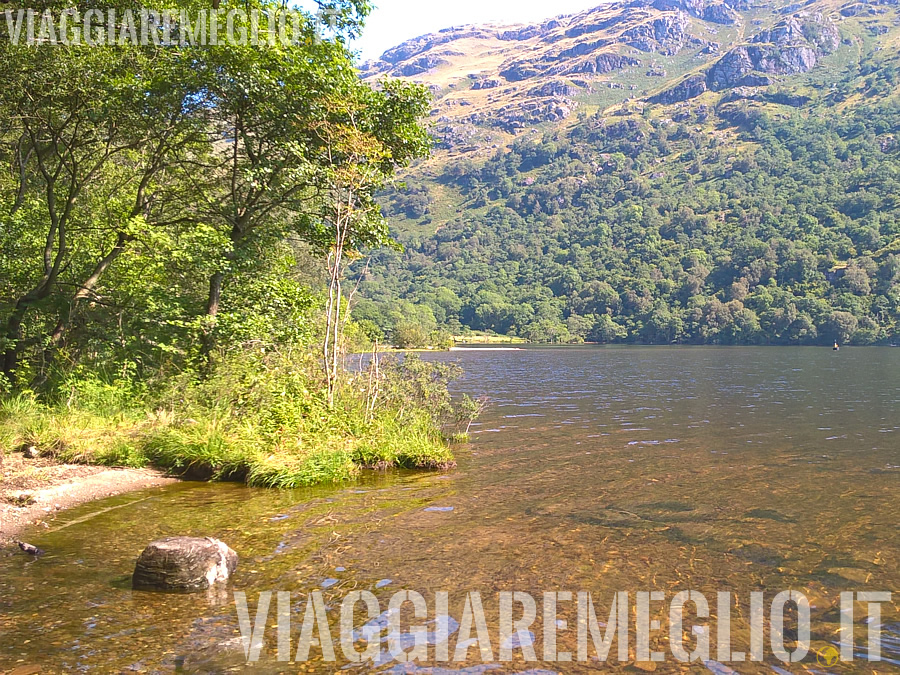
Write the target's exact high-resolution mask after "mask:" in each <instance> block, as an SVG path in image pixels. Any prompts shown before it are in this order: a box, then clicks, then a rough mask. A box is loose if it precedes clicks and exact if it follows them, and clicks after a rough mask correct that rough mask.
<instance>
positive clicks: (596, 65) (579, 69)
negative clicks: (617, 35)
mask: <svg viewBox="0 0 900 675" xmlns="http://www.w3.org/2000/svg"><path fill="white" fill-rule="evenodd" d="M639 65H641V62H640V61H638V60H637V59H633V58H631V57H630V56H619V55H618V54H599V55H597V56H595V57H594V58H591V59H587V60H585V61H581V62H580V63H576V64H574V65H572V66H570V67H568V68H566V69H564V72H565V73H572V74H575V73H611V72H613V71H614V70H622V68H627V67H629V66H639Z"/></svg>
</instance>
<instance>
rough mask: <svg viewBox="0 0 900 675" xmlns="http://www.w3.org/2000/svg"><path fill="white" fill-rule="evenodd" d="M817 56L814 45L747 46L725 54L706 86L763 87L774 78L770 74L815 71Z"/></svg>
mask: <svg viewBox="0 0 900 675" xmlns="http://www.w3.org/2000/svg"><path fill="white" fill-rule="evenodd" d="M817 60H818V57H817V55H816V51H815V50H814V49H813V48H812V47H806V46H791V47H777V46H773V45H748V46H742V47H737V48H735V49H732V50H731V51H730V52H728V53H727V54H726V55H725V56H723V57H722V58H721V59H720V60H719V61H718V62H717V63H716V64H715V65H714V66H713V67H712V68H711V69H710V71H709V74H708V76H707V85H708V86H709V88H710V89H712V90H713V91H720V90H722V89H730V88H732V87H761V86H766V85H769V84H771V83H772V82H773V81H774V80H772V78H770V77H768V76H769V75H794V74H797V73H806V72H808V71H810V70H812V69H813V68H814V67H815V65H816V62H817Z"/></svg>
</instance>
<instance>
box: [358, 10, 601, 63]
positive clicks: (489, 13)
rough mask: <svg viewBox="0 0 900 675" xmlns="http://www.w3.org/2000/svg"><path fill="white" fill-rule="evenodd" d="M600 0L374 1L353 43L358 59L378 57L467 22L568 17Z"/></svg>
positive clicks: (520, 20)
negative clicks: (358, 54)
mask: <svg viewBox="0 0 900 675" xmlns="http://www.w3.org/2000/svg"><path fill="white" fill-rule="evenodd" d="M600 4H603V0H554V1H553V2H539V1H538V0H375V5H376V8H375V10H374V11H373V12H372V14H371V15H370V16H369V18H368V20H367V21H366V28H365V31H364V32H363V36H362V38H360V39H359V40H357V41H356V42H354V43H353V48H354V49H356V50H358V51H359V52H360V53H361V60H362V61H368V60H369V59H375V58H378V57H379V56H381V54H382V53H383V52H384V51H385V50H387V49H390V48H391V47H394V46H396V45H398V44H400V43H401V42H403V41H404V40H409V39H410V38H414V37H418V36H419V35H423V34H425V33H434V32H436V31H438V30H440V29H441V28H449V27H450V26H459V25H462V24H467V23H503V24H512V23H525V22H534V21H541V20H543V19H549V18H551V17H554V16H558V15H560V14H571V13H573V12H580V11H582V10H585V9H590V8H592V7H596V6H598V5H600Z"/></svg>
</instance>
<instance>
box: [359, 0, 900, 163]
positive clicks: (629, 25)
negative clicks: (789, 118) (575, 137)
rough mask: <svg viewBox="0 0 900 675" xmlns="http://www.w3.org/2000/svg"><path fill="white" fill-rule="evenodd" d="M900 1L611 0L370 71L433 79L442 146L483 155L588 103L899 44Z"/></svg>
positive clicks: (415, 50)
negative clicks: (899, 7) (484, 150)
mask: <svg viewBox="0 0 900 675" xmlns="http://www.w3.org/2000/svg"><path fill="white" fill-rule="evenodd" d="M897 4H898V0H871V1H867V2H856V1H854V0H850V1H848V2H842V1H840V0H838V1H834V0H807V1H806V2H798V3H793V4H788V3H787V2H759V1H758V0H629V1H626V2H610V3H607V4H603V5H600V6H599V7H596V8H595V9H591V10H588V11H585V12H581V13H578V14H573V15H568V16H559V17H556V18H553V19H549V20H547V21H545V22H543V23H540V24H533V25H517V26H461V27H455V28H448V29H445V30H442V31H440V32H439V33H434V34H430V35H424V36H421V37H418V38H415V39H413V40H409V41H407V42H404V43H403V44H401V45H398V46H397V47H394V48H393V49H389V50H388V51H386V52H385V53H384V54H383V55H382V57H381V58H380V59H378V60H376V61H374V62H369V63H366V64H364V65H363V66H362V71H363V76H364V77H366V78H368V79H372V80H377V79H380V78H383V77H398V78H403V79H407V80H410V81H415V82H421V83H423V84H426V85H428V86H429V87H430V88H431V90H432V91H433V92H434V95H435V108H434V110H433V112H432V115H433V118H434V122H435V134H436V136H437V137H438V139H439V141H440V145H441V147H443V148H445V149H457V150H466V151H469V152H472V151H474V150H476V149H478V148H485V147H492V146H495V145H502V144H504V143H506V142H508V141H509V140H510V138H511V137H513V136H515V135H517V134H521V133H523V132H527V131H529V130H530V129H532V128H533V127H535V126H538V125H541V124H545V123H559V122H562V121H564V120H567V119H569V118H570V117H571V116H572V115H573V113H575V112H576V111H577V110H579V109H582V110H587V111H589V112H594V111H595V110H596V109H597V108H598V107H599V108H601V109H604V108H609V107H611V106H613V105H616V104H621V103H623V102H627V101H636V102H642V101H647V102H651V103H663V104H671V103H677V102H680V101H685V100H689V99H692V98H696V97H698V96H701V95H702V94H704V93H705V92H706V91H713V92H722V91H726V90H732V89H734V88H736V87H757V88H758V87H768V86H771V85H773V84H777V83H783V82H785V81H787V80H790V78H791V77H792V76H796V75H801V74H804V73H809V72H810V71H813V70H814V69H815V68H816V67H817V66H818V65H820V64H821V63H822V62H823V61H825V62H828V61H829V57H833V58H831V59H830V60H831V61H832V62H835V63H837V62H842V61H844V60H847V59H853V58H858V57H859V55H860V53H861V52H862V51H867V50H870V49H876V48H879V49H893V50H895V51H896V50H897V47H898V44H900V42H898V34H900V31H898V30H897V28H898V25H900V18H898V14H897ZM873 42H875V43H877V45H871V44H868V43H873Z"/></svg>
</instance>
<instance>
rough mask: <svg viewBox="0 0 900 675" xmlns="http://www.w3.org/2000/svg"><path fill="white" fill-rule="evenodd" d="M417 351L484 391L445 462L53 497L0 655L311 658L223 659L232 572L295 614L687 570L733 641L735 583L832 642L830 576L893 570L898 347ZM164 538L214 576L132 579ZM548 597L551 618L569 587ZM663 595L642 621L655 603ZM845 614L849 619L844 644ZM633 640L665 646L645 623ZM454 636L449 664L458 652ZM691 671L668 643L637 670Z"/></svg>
mask: <svg viewBox="0 0 900 675" xmlns="http://www.w3.org/2000/svg"><path fill="white" fill-rule="evenodd" d="M433 358H445V359H452V360H456V361H459V362H460V363H461V364H462V365H463V367H464V368H465V369H466V372H467V375H466V378H465V380H464V381H463V382H461V383H460V384H459V388H460V389H461V390H464V391H468V392H470V393H473V394H475V395H486V396H489V397H490V398H491V400H492V404H491V406H490V407H489V408H488V410H487V411H486V413H485V414H484V416H483V417H482V418H481V420H480V421H479V422H478V423H477V424H476V425H474V426H473V427H472V442H471V443H470V444H468V445H465V446H460V447H458V449H457V459H458V460H459V468H458V469H457V470H456V471H453V472H450V473H446V474H432V473H410V472H391V473H387V474H369V475H367V476H364V477H363V478H362V479H361V480H360V481H359V482H358V483H354V484H350V485H342V486H331V487H320V488H314V489H306V490H294V491H288V492H277V491H269V490H260V489H251V488H246V487H243V486H238V485H208V484H200V483H183V484H179V485H175V486H171V487H167V488H163V489H155V490H150V491H146V492H142V493H136V494H131V495H126V496H120V497H115V498H111V499H108V500H105V501H102V502H97V503H93V504H89V505H85V506H82V507H80V508H77V509H75V510H73V511H70V512H67V513H66V514H64V515H62V516H61V517H60V518H58V519H56V520H55V521H53V523H52V525H51V527H50V529H49V530H37V531H32V532H29V533H27V538H28V539H29V540H30V541H32V542H33V543H35V544H37V545H39V546H41V547H42V548H45V549H46V550H47V551H48V554H47V555H46V556H45V557H43V558H41V559H39V560H36V561H30V560H29V559H28V558H26V557H25V556H23V555H21V554H18V553H15V554H13V553H10V554H9V555H6V556H5V557H2V558H0V668H3V667H10V668H11V667H16V666H22V665H28V664H35V663H39V664H43V665H44V666H45V667H46V668H47V670H46V671H45V672H69V671H83V672H98V673H103V672H121V671H129V672H157V671H159V672H173V671H176V670H177V671H179V672H224V671H242V670H246V671H248V672H262V673H266V672H273V673H274V672H296V671H297V670H298V669H299V670H301V672H334V671H335V670H336V666H335V665H334V664H323V663H321V662H319V661H311V662H310V663H307V664H298V665H295V666H291V667H286V666H285V665H284V664H279V663H276V662H275V661H274V649H272V650H268V651H267V652H266V655H264V659H263V661H262V662H260V663H259V664H256V665H254V666H252V667H250V666H246V665H245V664H244V657H243V652H242V650H241V647H240V641H239V639H238V636H239V632H238V631H237V619H236V613H235V610H234V605H233V604H232V603H231V596H230V592H231V591H232V590H243V591H246V592H247V594H248V596H249V597H250V598H251V606H252V605H253V603H254V602H255V600H253V599H254V598H255V597H256V595H257V594H258V593H259V592H260V591H262V590H286V591H291V592H292V593H294V594H295V598H296V601H297V604H298V610H299V611H302V603H301V602H300V601H301V600H302V599H303V598H304V597H305V594H306V593H308V592H309V591H310V590H313V589H320V590H322V591H323V593H324V595H325V597H326V599H328V600H329V601H330V602H331V603H332V605H333V607H334V608H333V609H331V610H330V612H331V615H333V617H334V616H336V613H337V611H338V609H337V606H338V605H339V601H340V599H341V598H342V597H343V596H344V595H345V594H346V593H347V592H348V591H350V590H371V591H373V592H374V593H375V594H376V595H377V596H378V597H379V598H380V599H383V602H384V606H385V607H386V605H387V600H388V598H389V597H390V596H391V594H393V593H394V592H395V591H397V590H400V589H410V590H416V591H419V592H421V593H422V594H423V595H424V596H425V597H426V599H428V600H429V603H430V602H431V600H432V598H433V595H434V593H435V592H436V591H439V590H446V591H449V592H450V613H451V615H456V618H459V614H460V612H461V608H462V602H463V594H464V593H465V592H466V591H480V592H481V593H482V595H483V596H484V598H485V609H486V611H487V613H488V615H489V619H492V617H495V615H496V594H497V593H498V592H499V591H504V590H517V591H526V592H529V593H532V594H533V595H534V596H535V597H539V596H540V594H541V593H542V592H543V591H545V590H548V591H552V590H571V591H579V590H589V591H592V592H593V593H594V596H595V598H598V601H597V602H598V613H601V612H603V611H604V609H603V608H606V607H608V600H609V599H611V596H612V593H613V592H615V591H631V592H632V593H633V592H635V591H653V590H660V591H664V592H666V593H668V594H669V596H671V595H672V594H674V593H675V592H677V591H681V590H689V589H690V590H699V591H701V592H703V593H704V594H705V595H706V596H707V597H709V598H711V599H714V598H715V592H716V591H722V590H726V591H731V592H732V593H734V594H735V597H737V598H738V599H740V600H741V601H742V602H743V603H744V607H743V608H742V609H738V608H736V609H735V614H734V616H733V619H732V621H733V627H732V631H733V634H734V636H733V642H734V649H736V650H738V649H747V648H748V627H747V623H746V620H745V616H746V614H747V609H746V604H747V603H748V602H749V600H748V598H749V593H750V592H751V591H765V592H766V593H767V594H769V595H774V594H775V593H777V592H779V591H782V590H787V589H795V590H800V591H802V592H803V593H805V594H806V595H807V596H808V597H809V598H810V602H811V603H812V605H813V610H812V612H813V633H814V634H813V645H814V647H821V646H824V645H827V644H828V643H829V642H830V641H832V640H835V639H837V638H836V637H834V631H835V630H836V628H837V625H838V621H839V617H838V613H837V601H838V595H839V593H840V592H841V591H850V590H852V591H863V590H877V591H885V590H889V591H896V590H897V589H898V579H900V571H898V564H897V561H898V554H900V535H898V529H897V520H898V503H900V501H898V497H900V481H898V478H900V349H845V350H843V351H841V352H839V353H833V352H831V351H830V350H823V349H800V348H795V349H776V348H771V349H762V348H746V349H745V348H731V349H714V348H646V349H644V348H590V347H585V348H556V349H550V348H547V349H538V348H534V349H525V350H522V351H514V352H513V351H483V352H476V351H466V352H457V353H452V354H449V355H448V354H444V355H440V356H434V357H433ZM172 534H192V535H203V536H215V537H219V538H221V539H223V540H224V541H226V542H227V543H229V544H230V545H231V546H232V547H233V548H234V549H235V550H237V551H238V553H239V554H241V565H240V567H239V570H238V574H237V576H236V579H235V581H234V586H233V588H228V589H223V590H220V591H218V592H212V593H209V594H199V595H190V596H187V595H161V594H154V593H137V592H132V591H131V590H130V589H129V587H128V577H129V575H130V573H131V570H132V569H133V563H134V560H135V558H136V556H137V555H138V553H139V552H140V551H141V549H142V548H143V547H144V546H145V545H146V544H147V543H148V542H149V541H150V540H152V539H154V538H157V537H160V536H165V535H172ZM491 598H493V600H491ZM895 600H896V596H895ZM566 611H568V610H567V609H566V608H562V607H561V610H560V616H561V617H562V618H567V619H568V620H569V625H570V626H574V623H575V621H574V605H573V606H572V611H571V612H570V616H566ZM887 611H888V613H887V614H886V616H885V621H884V623H885V627H886V630H888V631H895V632H896V631H897V630H898V626H897V622H898V616H897V614H896V612H895V610H894V609H893V608H892V607H887ZM663 612H664V610H663V609H660V610H659V611H658V612H657V614H658V615H657V614H654V618H660V619H662V620H663V621H665V616H664V614H663ZM713 612H714V613H715V608H714V607H713ZM857 618H858V621H861V620H862V618H863V617H860V616H858V617H857ZM663 625H664V626H665V622H664V623H663ZM534 630H535V631H536V632H537V633H538V634H540V630H541V629H540V622H538V623H537V624H536V628H535V629H534ZM864 634H865V628H864V627H862V626H860V630H858V631H857V635H858V641H860V642H862V641H863V638H864ZM273 641H274V638H273ZM451 644H454V643H453V642H451ZM651 644H652V646H653V648H654V649H662V650H665V649H666V638H665V634H664V633H655V634H654V637H653V639H652V641H651ZM497 647H498V645H496V644H495V645H494V649H495V650H496V649H497ZM559 649H560V650H569V651H573V652H574V651H575V645H574V636H573V635H572V631H568V632H566V631H562V632H560V636H559ZM632 650H633V640H632ZM539 651H540V649H539ZM451 653H452V647H451ZM767 653H768V650H767ZM883 653H884V655H885V657H887V658H892V659H894V660H895V662H894V663H890V662H883V663H881V664H868V663H866V662H865V661H864V660H861V661H856V662H855V663H854V664H845V665H843V666H842V667H841V668H840V672H879V673H881V672H891V671H892V670H893V671H894V672H900V644H898V638H897V637H896V635H890V634H888V635H887V636H886V638H885V643H884V646H883ZM470 655H471V656H472V657H473V660H472V661H471V662H469V663H468V664H465V665H468V666H474V665H475V664H477V663H478V661H476V660H474V657H475V656H476V652H475V650H472V651H470ZM632 658H633V656H632ZM340 665H341V664H340V663H339V664H337V667H339V666H340ZM772 665H775V666H776V667H779V668H781V669H782V672H784V671H787V672H793V673H800V672H812V671H814V670H815V669H816V668H819V667H818V666H817V665H816V663H815V658H814V657H811V659H810V660H809V661H808V662H807V663H804V664H793V665H791V666H785V665H784V664H782V663H780V662H778V661H775V660H773V659H772V658H771V657H768V656H767V663H766V664H742V665H736V664H732V666H733V667H734V668H735V670H737V671H738V672H741V673H754V672H769V673H771V672H778V671H773V670H772V668H771V666H772ZM392 667H395V664H394V665H391V664H378V665H376V664H371V663H370V664H367V665H366V666H364V667H362V668H361V670H383V669H389V668H392ZM536 667H537V668H545V669H550V670H553V671H556V670H562V671H564V672H592V671H595V670H596V669H597V668H598V667H599V665H598V664H596V663H591V664H568V665H565V666H564V667H561V666H560V664H557V665H556V666H554V665H552V664H526V663H525V662H524V661H522V660H521V655H520V653H519V652H517V660H516V661H514V662H513V664H504V665H503V666H502V672H523V671H526V670H527V669H529V668H536ZM605 667H606V668H608V669H610V670H613V671H617V670H622V671H623V672H627V670H628V669H629V668H633V665H630V664H628V663H618V662H615V661H614V662H612V663H609V664H606V666H605ZM713 667H715V666H713ZM698 669H699V670H698ZM704 670H705V669H704V668H703V667H702V666H701V665H698V664H693V665H691V666H687V665H684V666H679V665H677V664H675V663H674V662H673V661H672V658H671V655H669V657H668V660H667V662H666V663H665V664H659V665H658V669H657V671H658V672H682V671H684V672H699V671H704ZM497 672H501V669H498V671H497Z"/></svg>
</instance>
